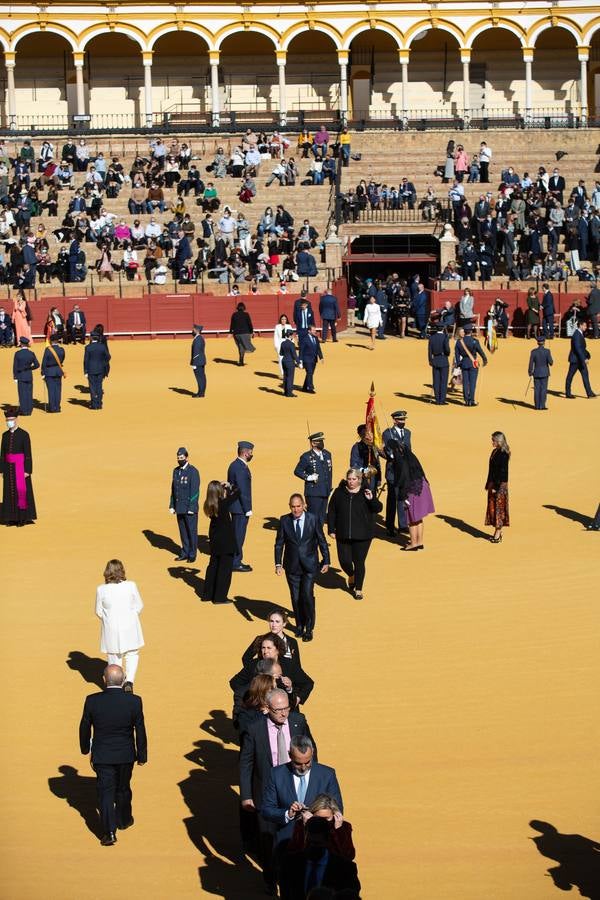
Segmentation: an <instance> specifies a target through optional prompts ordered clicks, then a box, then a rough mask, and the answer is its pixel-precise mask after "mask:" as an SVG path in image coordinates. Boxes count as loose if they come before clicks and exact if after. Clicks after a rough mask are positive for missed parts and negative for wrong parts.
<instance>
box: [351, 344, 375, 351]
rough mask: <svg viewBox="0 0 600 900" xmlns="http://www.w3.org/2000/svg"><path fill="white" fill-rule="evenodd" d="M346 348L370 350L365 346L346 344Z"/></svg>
mask: <svg viewBox="0 0 600 900" xmlns="http://www.w3.org/2000/svg"><path fill="white" fill-rule="evenodd" d="M346 347H350V348H351V349H352V350H369V349H370V348H369V347H368V346H367V345H366V344H346Z"/></svg>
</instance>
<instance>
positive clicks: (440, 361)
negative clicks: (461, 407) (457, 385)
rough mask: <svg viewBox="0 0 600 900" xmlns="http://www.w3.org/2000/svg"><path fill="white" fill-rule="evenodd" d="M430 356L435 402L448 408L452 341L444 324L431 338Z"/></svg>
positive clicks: (438, 327) (440, 325)
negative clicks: (447, 393) (447, 398)
mask: <svg viewBox="0 0 600 900" xmlns="http://www.w3.org/2000/svg"><path fill="white" fill-rule="evenodd" d="M428 356H429V365H430V366H431V374H432V377H433V392H434V394H435V402H436V404H437V405H438V406H446V405H447V401H446V391H447V390H448V369H449V368H450V363H449V357H450V341H449V340H448V335H447V334H446V331H445V329H444V325H443V324H442V322H440V323H439V324H438V325H436V331H435V334H432V335H431V337H430V338H429V348H428Z"/></svg>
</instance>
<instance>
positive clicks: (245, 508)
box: [227, 441, 254, 572]
mask: <svg viewBox="0 0 600 900" xmlns="http://www.w3.org/2000/svg"><path fill="white" fill-rule="evenodd" d="M253 455H254V444H251V443H250V441H240V442H239V444H238V449H237V459H234V461H233V462H232V463H231V464H230V466H229V468H228V469H227V481H228V482H229V484H230V485H231V486H232V487H236V488H237V489H238V491H239V496H238V497H237V498H236V499H235V500H234V501H233V503H232V504H231V506H230V507H229V512H230V513H231V517H232V521H233V530H234V532H235V539H236V543H237V549H236V552H235V554H234V557H233V571H234V572H251V571H252V566H249V565H247V564H246V563H245V562H243V561H242V560H243V556H244V541H245V540H246V531H247V529H248V519H249V518H250V516H251V515H252V474H251V472H250V467H249V464H250V460H251V459H252V457H253Z"/></svg>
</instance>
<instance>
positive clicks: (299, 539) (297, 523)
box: [296, 519, 302, 542]
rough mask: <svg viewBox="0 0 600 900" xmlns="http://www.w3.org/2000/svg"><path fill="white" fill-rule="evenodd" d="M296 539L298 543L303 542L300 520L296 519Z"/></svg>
mask: <svg viewBox="0 0 600 900" xmlns="http://www.w3.org/2000/svg"><path fill="white" fill-rule="evenodd" d="M296 537H297V538H298V542H300V541H301V540H302V532H301V531H300V519H296Z"/></svg>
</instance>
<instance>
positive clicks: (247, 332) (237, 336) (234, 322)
mask: <svg viewBox="0 0 600 900" xmlns="http://www.w3.org/2000/svg"><path fill="white" fill-rule="evenodd" d="M253 331H254V328H253V327H252V319H251V318H250V316H249V315H248V313H247V312H246V305H245V304H244V303H238V305H237V307H236V311H235V312H234V313H233V315H232V316H231V323H230V325H229V333H230V334H232V335H233V339H234V341H235V343H236V347H237V348H238V353H239V355H240V360H239V362H238V365H239V366H243V365H244V356H245V355H246V353H254V351H255V350H256V347H254V345H253V344H252V340H251V338H252V333H253Z"/></svg>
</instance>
